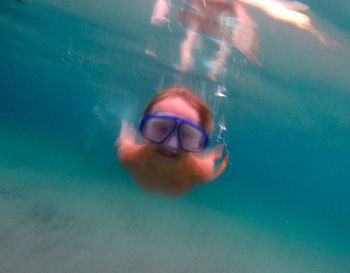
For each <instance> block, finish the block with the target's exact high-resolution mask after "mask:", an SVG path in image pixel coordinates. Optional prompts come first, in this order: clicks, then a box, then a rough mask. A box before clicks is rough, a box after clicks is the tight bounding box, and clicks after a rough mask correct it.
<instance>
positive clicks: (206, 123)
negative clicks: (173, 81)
mask: <svg viewBox="0 0 350 273" xmlns="http://www.w3.org/2000/svg"><path fill="white" fill-rule="evenodd" d="M167 98H182V99H183V100H184V101H186V102H187V103H188V104H189V105H191V106H192V107H193V108H194V109H195V110H196V111H197V112H198V114H199V118H200V121H199V126H200V127H201V128H202V129H204V130H205V131H206V132H208V133H211V132H212V130H213V118H212V115H211V112H210V110H209V107H208V106H207V105H206V104H205V103H204V102H203V101H202V100H201V99H200V98H199V97H197V96H196V95H195V94H194V93H192V92H191V91H189V90H187V89H185V88H178V87H175V88H170V89H165V90H163V91H161V92H160V93H158V94H157V95H155V96H154V97H153V98H152V99H151V101H150V102H149V103H148V105H147V106H146V109H145V111H144V112H143V117H144V116H145V115H147V114H149V113H150V112H151V111H152V108H153V106H154V105H155V104H157V103H158V102H160V101H162V100H165V99H167Z"/></svg>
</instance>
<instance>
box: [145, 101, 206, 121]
mask: <svg viewBox="0 0 350 273" xmlns="http://www.w3.org/2000/svg"><path fill="white" fill-rule="evenodd" d="M157 112H166V113H169V114H171V115H174V116H176V117H179V118H183V119H186V120H188V121H191V122H194V123H197V124H198V123H199V121H200V117H199V113H198V111H197V110H196V109H195V108H194V107H193V106H192V105H191V104H189V103H188V102H186V101H185V100H184V99H182V98H166V99H164V100H162V101H159V102H157V103H156V104H155V105H154V106H153V108H152V110H151V113H152V114H154V113H157Z"/></svg>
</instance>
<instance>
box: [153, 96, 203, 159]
mask: <svg viewBox="0 0 350 273" xmlns="http://www.w3.org/2000/svg"><path fill="white" fill-rule="evenodd" d="M156 113H163V114H169V115H171V116H176V117H178V118H182V119H185V120H187V121H189V122H192V123H194V124H197V125H198V124H199V122H200V117H199V113H198V112H197V111H196V109H194V108H193V107H192V106H191V105H190V104H189V103H187V102H186V101H185V100H184V99H182V98H176V97H175V98H166V99H164V100H162V101H160V102H158V103H156V104H155V105H154V106H153V108H152V111H151V114H156ZM147 143H148V146H149V148H150V149H151V152H152V153H153V154H154V156H155V157H156V158H158V159H160V160H161V161H162V162H168V161H170V162H179V161H181V160H183V159H185V158H186V156H187V152H185V151H183V150H182V149H181V148H180V145H179V143H178V139H177V136H176V134H174V135H172V136H171V137H170V138H169V139H167V140H166V141H165V142H164V143H162V144H153V143H151V142H150V141H147Z"/></svg>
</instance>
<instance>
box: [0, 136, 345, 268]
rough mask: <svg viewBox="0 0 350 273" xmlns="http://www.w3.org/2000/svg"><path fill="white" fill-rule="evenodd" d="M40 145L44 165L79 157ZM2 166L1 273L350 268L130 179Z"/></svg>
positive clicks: (311, 249)
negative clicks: (52, 160)
mask: <svg viewBox="0 0 350 273" xmlns="http://www.w3.org/2000/svg"><path fill="white" fill-rule="evenodd" d="M26 140H27V141H29V143H30V142H31V141H30V139H26ZM1 141H4V138H2V139H1ZM18 141H19V140H18V139H16V141H15V140H14V138H11V139H7V140H6V141H5V142H6V143H7V144H8V145H6V147H7V148H6V149H7V150H6V151H5V150H4V149H3V151H2V152H3V153H2V154H3V155H4V154H6V153H7V155H8V154H10V153H9V151H11V149H12V148H11V147H13V149H14V147H15V144H14V145H13V146H11V145H10V144H11V143H12V142H15V143H18ZM3 143H4V142H3ZM33 143H34V142H33ZM33 145H34V144H33ZM35 145H37V146H36V147H34V148H33V150H35V151H36V153H39V154H40V153H41V154H42V155H43V156H44V157H45V155H48V154H51V155H52V154H55V155H57V157H61V158H63V159H64V158H67V159H68V158H70V160H71V161H70V162H74V156H72V155H71V154H64V153H65V152H62V151H61V154H59V152H58V151H51V152H50V151H48V149H49V148H48V147H47V146H46V147H44V148H43V147H41V145H42V144H40V143H36V144H35ZM35 145H34V146H35ZM40 147H41V148H42V149H41V148H40ZM52 149H53V148H52ZM0 150H1V149H0ZM23 158H24V157H22V159H23ZM10 161H11V160H10ZM1 162H2V163H1V164H0V219H1V221H0V272H1V273H22V272H23V273H41V272H43V273H47V272H50V273H60V272H62V273H67V272H75V273H79V272H84V273H89V272H91V273H92V272H100V273H109V272H111V273H112V272H113V273H116V272H118V273H119V272H120V273H157V272H159V273H167V272H169V273H170V272H171V273H181V272H184V273H185V272H186V273H192V272H196V273H207V272H208V273H213V272H218V273H221V272H222V273H225V272H232V273H265V272H266V273H274V272H276V273H289V272H303V273H304V272H318V273H322V272H324V273H326V272H327V273H329V272H338V273H341V272H344V273H345V272H346V269H348V268H349V267H348V266H349V262H346V261H345V260H344V259H343V257H336V256H335V255H333V256H332V255H330V252H327V251H325V250H324V249H322V248H317V246H310V245H307V244H305V242H302V241H300V242H298V241H295V240H293V238H292V239H291V238H288V236H287V237H286V236H285V235H283V234H276V233H275V234H274V233H272V232H271V231H269V230H267V229H266V228H265V229H264V228H262V227H259V223H251V222H248V221H244V220H242V219H239V218H237V217H235V216H234V215H229V214H224V213H222V212H220V211H217V210H213V209H210V208H208V207H201V206H198V205H195V204H194V203H191V202H190V199H186V200H173V199H171V200H169V199H166V198H162V197H158V196H152V195H148V194H145V193H143V192H140V191H139V190H138V189H136V188H135V187H134V186H133V184H132V183H131V181H130V183H128V182H127V181H124V182H123V183H121V181H107V180H106V181H102V180H98V181H96V179H95V178H94V177H92V176H90V175H88V174H87V173H84V172H81V171H80V170H79V169H77V170H76V171H75V172H73V171H72V169H71V170H70V171H66V172H64V171H62V170H63V169H64V168H63V167H62V168H51V169H50V168H38V167H33V166H31V167H30V166H28V165H27V166H24V165H22V164H20V162H16V164H13V163H14V160H12V161H11V164H7V163H6V162H8V159H6V160H2V161H1ZM68 164H71V163H69V162H68ZM128 184H129V185H130V186H127V185H128Z"/></svg>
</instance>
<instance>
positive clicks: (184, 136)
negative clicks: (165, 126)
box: [179, 123, 206, 152]
mask: <svg viewBox="0 0 350 273" xmlns="http://www.w3.org/2000/svg"><path fill="white" fill-rule="evenodd" d="M179 136H180V140H181V145H182V148H183V149H184V150H186V151H191V152H198V151H201V150H203V149H204V148H205V147H204V146H205V140H206V137H205V135H204V133H203V132H202V131H201V130H199V129H198V128H196V127H193V126H191V125H190V124H187V123H182V124H181V126H180V128H179Z"/></svg>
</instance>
